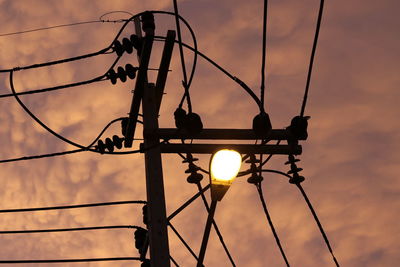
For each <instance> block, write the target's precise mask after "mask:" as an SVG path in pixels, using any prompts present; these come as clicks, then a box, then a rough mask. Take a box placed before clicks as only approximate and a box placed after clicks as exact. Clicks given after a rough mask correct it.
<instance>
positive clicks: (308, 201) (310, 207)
mask: <svg viewBox="0 0 400 267" xmlns="http://www.w3.org/2000/svg"><path fill="white" fill-rule="evenodd" d="M296 186H297V188H298V189H299V190H300V192H301V194H302V195H303V197H304V200H305V201H306V202H307V205H308V208H309V209H310V211H311V214H312V215H313V217H314V220H315V222H316V223H317V225H318V228H319V231H320V232H321V234H322V237H323V238H324V241H325V244H326V246H327V247H328V250H329V252H330V253H331V255H332V258H333V261H334V262H335V264H336V266H337V267H339V262H338V261H337V259H336V257H335V254H334V253H333V249H332V247H331V244H330V243H329V239H328V236H327V235H326V234H325V231H324V228H323V227H322V224H321V222H320V221H319V219H318V216H317V213H316V212H315V210H314V207H313V206H312V204H311V202H310V200H309V199H308V196H307V194H306V192H305V191H304V189H303V187H302V186H301V184H300V183H296Z"/></svg>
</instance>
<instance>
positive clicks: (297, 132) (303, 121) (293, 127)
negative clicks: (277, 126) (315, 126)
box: [287, 116, 310, 139]
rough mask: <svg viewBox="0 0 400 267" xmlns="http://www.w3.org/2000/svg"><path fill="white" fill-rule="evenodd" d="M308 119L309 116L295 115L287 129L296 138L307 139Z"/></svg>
mask: <svg viewBox="0 0 400 267" xmlns="http://www.w3.org/2000/svg"><path fill="white" fill-rule="evenodd" d="M309 119H310V117H309V116H304V117H300V116H295V117H294V118H293V119H292V121H291V122H290V126H289V127H287V129H288V130H289V131H290V133H291V134H292V135H293V136H294V138H296V139H307V137H308V132H307V127H308V120H309Z"/></svg>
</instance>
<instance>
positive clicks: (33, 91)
mask: <svg viewBox="0 0 400 267" xmlns="http://www.w3.org/2000/svg"><path fill="white" fill-rule="evenodd" d="M105 80H108V79H107V78H106V79H105V76H104V75H101V76H98V77H96V78H93V79H90V80H86V81H82V82H76V83H70V84H65V85H59V86H54V87H49V88H43V89H36V90H29V91H23V92H18V93H15V94H13V93H9V94H2V95H0V98H5V97H12V96H15V95H31V94H37V93H44V92H50V91H56V90H61V89H65V88H71V87H76V86H81V85H86V84H91V83H95V82H102V81H105Z"/></svg>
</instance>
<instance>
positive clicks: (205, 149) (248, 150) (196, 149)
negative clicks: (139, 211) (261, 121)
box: [140, 144, 302, 155]
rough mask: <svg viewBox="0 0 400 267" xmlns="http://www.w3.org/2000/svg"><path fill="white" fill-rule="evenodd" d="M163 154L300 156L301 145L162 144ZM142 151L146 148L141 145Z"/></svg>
mask: <svg viewBox="0 0 400 267" xmlns="http://www.w3.org/2000/svg"><path fill="white" fill-rule="evenodd" d="M159 146H160V150H161V153H192V154H213V153H215V152H216V151H218V150H220V149H224V148H229V149H233V150H236V151H237V152H239V153H241V154H276V155H300V154H301V152H302V147H301V146H300V145H253V144H250V145H248V144H160V145H159ZM140 150H141V151H146V150H147V149H146V146H145V145H144V144H140Z"/></svg>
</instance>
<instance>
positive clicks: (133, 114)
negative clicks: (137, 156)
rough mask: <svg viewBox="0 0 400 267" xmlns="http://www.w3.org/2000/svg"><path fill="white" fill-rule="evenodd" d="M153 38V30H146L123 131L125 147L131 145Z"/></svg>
mask: <svg viewBox="0 0 400 267" xmlns="http://www.w3.org/2000/svg"><path fill="white" fill-rule="evenodd" d="M153 39H154V32H151V31H148V32H147V33H146V36H145V37H144V42H143V48H142V54H141V55H140V63H139V71H138V74H137V77H136V84H135V91H134V92H133V97H132V104H131V109H130V112H129V120H128V126H127V129H126V133H125V147H132V143H133V137H134V135H135V130H136V123H137V119H138V114H139V108H140V102H141V101H142V98H143V91H144V85H145V83H146V82H147V69H148V68H149V61H150V55H151V49H152V48H153Z"/></svg>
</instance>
